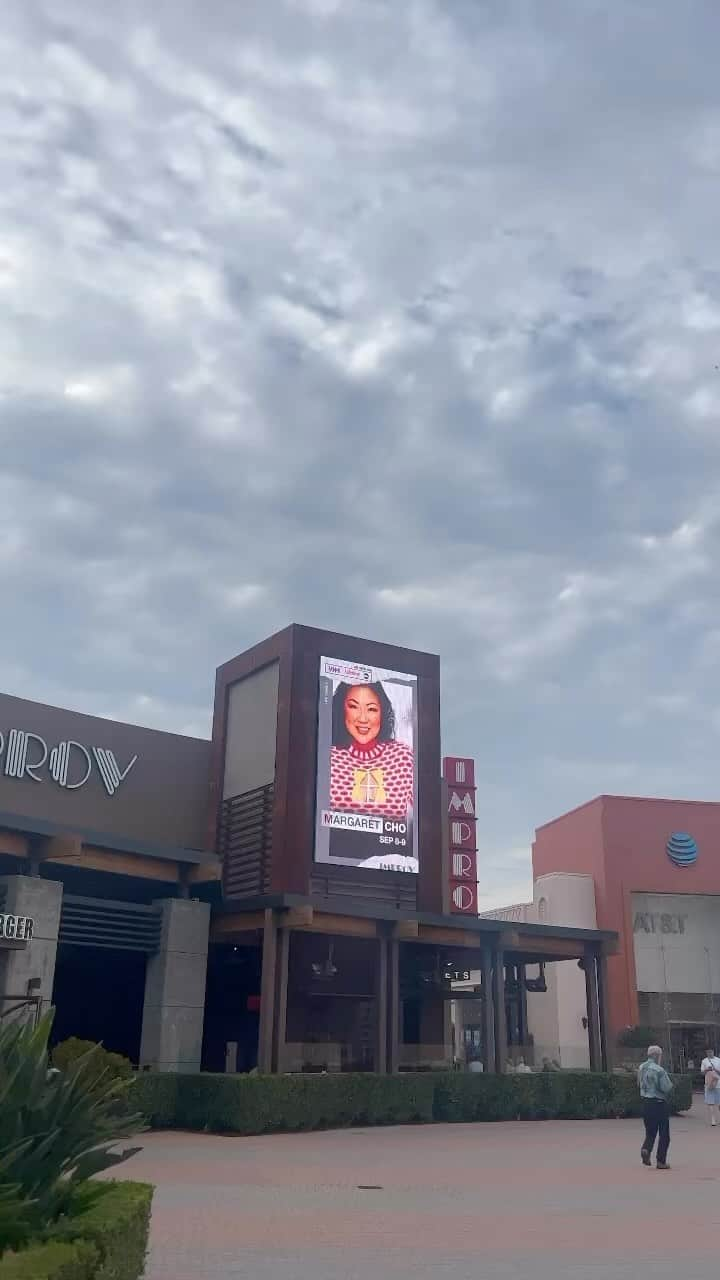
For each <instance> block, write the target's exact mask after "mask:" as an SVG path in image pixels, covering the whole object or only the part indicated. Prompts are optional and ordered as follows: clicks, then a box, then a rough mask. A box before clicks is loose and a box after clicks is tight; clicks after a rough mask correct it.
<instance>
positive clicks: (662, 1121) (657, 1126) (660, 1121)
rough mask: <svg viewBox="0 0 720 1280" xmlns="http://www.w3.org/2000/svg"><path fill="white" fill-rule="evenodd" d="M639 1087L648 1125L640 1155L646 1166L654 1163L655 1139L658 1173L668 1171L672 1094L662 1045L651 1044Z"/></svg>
mask: <svg viewBox="0 0 720 1280" xmlns="http://www.w3.org/2000/svg"><path fill="white" fill-rule="evenodd" d="M638 1085H639V1087H640V1097H641V1098H642V1105H643V1119H644V1121H645V1141H644V1143H643V1145H642V1149H641V1151H640V1155H641V1158H642V1162H643V1164H646V1165H650V1164H651V1162H652V1153H653V1147H654V1146H655V1139H656V1138H657V1140H658V1146H657V1156H656V1161H655V1163H656V1166H657V1168H658V1169H669V1168H670V1165H669V1164H668V1162H667V1153H668V1147H669V1146H670V1107H669V1105H668V1098H669V1097H670V1094H671V1093H672V1087H673V1084H672V1080H671V1079H670V1077H669V1075H668V1073H667V1071H666V1070H665V1068H664V1067H663V1066H662V1049H661V1048H660V1045H659V1044H651V1045H650V1048H649V1049H648V1051H647V1058H646V1060H645V1062H643V1064H642V1066H641V1067H640V1068H639V1069H638Z"/></svg>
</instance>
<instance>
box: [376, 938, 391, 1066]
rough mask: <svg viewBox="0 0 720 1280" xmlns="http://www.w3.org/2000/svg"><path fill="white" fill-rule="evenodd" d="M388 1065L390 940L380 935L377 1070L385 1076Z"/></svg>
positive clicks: (377, 974)
mask: <svg viewBox="0 0 720 1280" xmlns="http://www.w3.org/2000/svg"><path fill="white" fill-rule="evenodd" d="M387 1066H388V940H387V938H385V937H382V936H381V937H379V938H378V943H377V957H376V963H375V1071H376V1073H377V1074H378V1075H381V1076H384V1075H385V1074H386V1073H387Z"/></svg>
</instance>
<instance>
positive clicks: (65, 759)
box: [0, 729, 137, 796]
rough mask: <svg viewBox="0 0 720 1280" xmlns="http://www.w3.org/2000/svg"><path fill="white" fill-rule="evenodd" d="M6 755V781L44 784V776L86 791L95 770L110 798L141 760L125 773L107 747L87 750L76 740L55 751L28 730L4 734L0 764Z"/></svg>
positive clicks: (0, 735)
mask: <svg viewBox="0 0 720 1280" xmlns="http://www.w3.org/2000/svg"><path fill="white" fill-rule="evenodd" d="M3 755H4V767H3V773H4V774H5V777H6V778H31V779H32V781H33V782H42V781H43V780H44V777H43V775H44V774H47V773H49V775H50V777H51V778H52V780H53V782H56V783H57V785H58V786H59V787H64V788H65V790H66V791H78V790H79V789H80V787H84V786H85V783H86V782H87V781H88V779H89V777H90V774H91V773H92V771H93V766H94V767H95V768H96V769H97V772H98V774H99V777H100V781H101V782H102V785H103V786H104V788H105V790H106V792H107V794H108V795H109V796H114V795H115V792H116V791H117V790H118V788H119V787H120V786H121V784H122V783H123V782H124V781H125V779H126V778H127V776H128V774H129V773H130V771H131V769H132V768H133V766H134V765H135V763H136V762H137V756H133V757H132V760H130V761H129V763H128V764H126V765H125V768H124V769H121V768H120V765H119V764H118V762H117V760H116V758H115V753H114V751H110V750H109V748H107V747H85V746H83V744H82V743H81V742H75V741H74V740H73V739H72V738H70V739H67V740H66V741H64V742H58V744H57V746H54V747H52V749H51V748H49V747H48V745H47V743H46V741H45V739H44V738H41V737H40V735H39V734H37V733H27V732H26V731H25V730H24V729H9V730H8V732H7V735H5V734H3V733H0V760H1V759H2V757H3Z"/></svg>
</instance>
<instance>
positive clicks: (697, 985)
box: [632, 893, 720, 993]
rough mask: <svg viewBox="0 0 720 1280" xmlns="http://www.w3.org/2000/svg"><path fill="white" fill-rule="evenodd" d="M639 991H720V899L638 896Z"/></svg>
mask: <svg viewBox="0 0 720 1280" xmlns="http://www.w3.org/2000/svg"><path fill="white" fill-rule="evenodd" d="M632 913H633V941H634V948H635V969H636V973H637V989H638V991H672V992H691V993H705V992H717V991H720V897H713V896H711V895H709V894H706V895H700V894H669V893H634V894H633V895H632Z"/></svg>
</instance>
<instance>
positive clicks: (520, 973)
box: [516, 964, 529, 1062]
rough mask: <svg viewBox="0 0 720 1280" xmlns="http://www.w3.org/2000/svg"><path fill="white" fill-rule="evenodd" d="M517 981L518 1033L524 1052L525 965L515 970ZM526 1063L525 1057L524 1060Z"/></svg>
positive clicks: (525, 1040)
mask: <svg viewBox="0 0 720 1280" xmlns="http://www.w3.org/2000/svg"><path fill="white" fill-rule="evenodd" d="M516 973H517V980H518V1033H519V1038H520V1044H521V1045H522V1046H523V1049H524V1050H528V1049H529V1043H528V1042H529V1036H528V1014H527V989H526V987H525V965H524V964H519V965H518V967H517V970H516ZM525 1061H526V1062H527V1057H526V1059H525Z"/></svg>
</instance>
